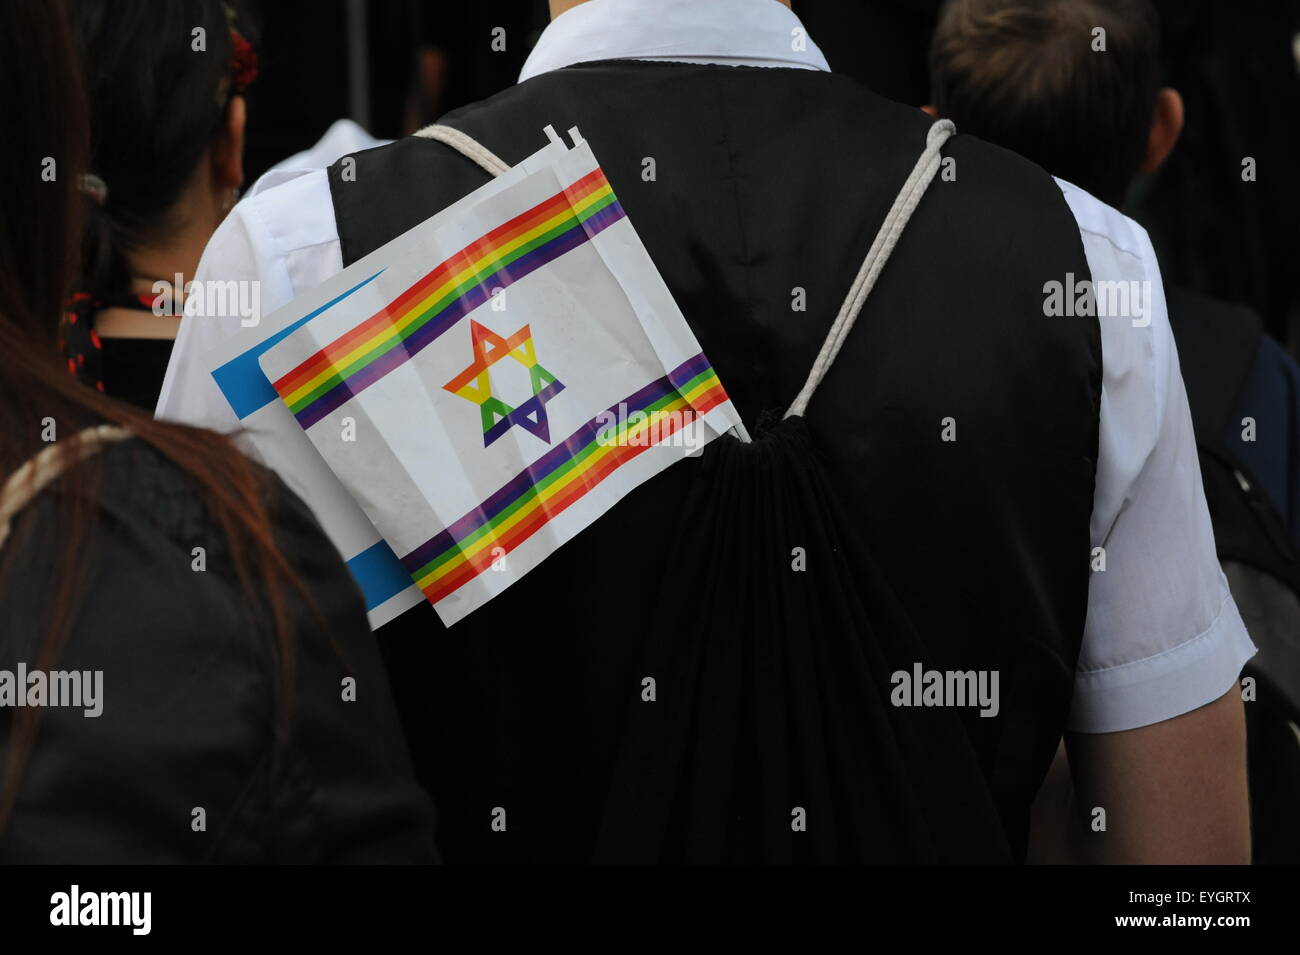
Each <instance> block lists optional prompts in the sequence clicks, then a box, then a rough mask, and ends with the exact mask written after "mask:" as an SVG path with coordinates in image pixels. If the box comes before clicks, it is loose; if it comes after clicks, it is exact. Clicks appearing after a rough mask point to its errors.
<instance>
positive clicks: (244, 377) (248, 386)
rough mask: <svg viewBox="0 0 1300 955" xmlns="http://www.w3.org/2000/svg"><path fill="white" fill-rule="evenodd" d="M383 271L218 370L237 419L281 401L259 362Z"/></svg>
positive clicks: (216, 375) (219, 382) (215, 374)
mask: <svg viewBox="0 0 1300 955" xmlns="http://www.w3.org/2000/svg"><path fill="white" fill-rule="evenodd" d="M383 271H384V270H383V269H380V270H379V271H378V272H376V273H375V274H374V275H372V276H370V278H368V279H366V280H365V281H362V282H359V283H357V284H356V285H354V286H352V288H350V289H348V290H347V291H346V292H344V293H343V294H342V295H340V296H339V297H338V298H336V299H334V300H333V301H329V302H326V303H325V304H324V305H322V306H321V307H320V308H318V309H316V311H314V312H312V313H311V314H310V315H304V316H303V317H302V318H300V319H298V321H296V322H294V323H293V324H292V325H289V326H288V327H287V328H282V329H280V331H278V332H276V333H275V334H274V335H272V336H271V337H270V338H267V339H265V340H264V341H260V342H258V343H257V344H256V345H254V346H253V347H252V348H250V349H249V350H248V351H246V352H244V353H243V354H242V355H236V356H235V357H234V358H232V359H230V361H228V362H226V363H225V364H224V365H222V366H221V367H219V368H217V369H215V370H214V371H213V372H212V377H213V379H214V380H215V381H216V383H217V387H218V388H220V389H221V393H222V394H223V395H225V396H226V401H227V402H228V403H229V404H230V407H231V408H232V409H233V410H234V412H235V415H236V416H237V417H238V418H240V419H241V420H242V419H244V418H247V417H248V416H249V415H251V414H252V413H253V412H254V411H257V410H258V409H259V408H264V407H266V405H268V404H270V403H271V402H272V401H279V400H280V396H279V395H278V394H276V392H275V388H274V387H273V386H272V385H271V383H270V382H269V381H267V379H266V375H265V374H264V373H263V372H262V366H261V365H259V364H258V359H259V358H261V357H262V354H263V353H264V352H266V351H268V350H269V349H271V348H273V347H274V346H275V345H278V344H279V343H280V342H281V341H283V340H284V339H285V338H287V337H288V336H289V335H291V334H293V333H294V332H295V331H297V330H298V329H299V328H301V327H302V326H303V325H305V324H307V323H308V322H310V321H311V320H312V319H313V318H315V317H316V316H317V315H319V314H320V313H321V312H323V311H325V310H326V309H328V308H332V307H334V306H335V305H337V304H338V303H339V302H341V301H343V300H344V299H345V298H347V297H348V296H349V295H351V294H352V293H353V292H355V291H356V290H357V289H359V288H361V286H363V285H366V284H367V283H369V282H372V281H374V280H375V279H376V278H378V277H379V275H380V274H382V273H383Z"/></svg>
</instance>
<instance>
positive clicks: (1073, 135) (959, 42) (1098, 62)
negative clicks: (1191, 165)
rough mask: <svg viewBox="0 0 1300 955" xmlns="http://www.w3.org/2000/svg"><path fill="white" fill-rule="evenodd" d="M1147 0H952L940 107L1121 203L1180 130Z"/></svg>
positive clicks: (939, 54) (936, 82) (937, 69)
mask: <svg viewBox="0 0 1300 955" xmlns="http://www.w3.org/2000/svg"><path fill="white" fill-rule="evenodd" d="M1158 26H1159V25H1158V22H1157V19H1156V13H1155V9H1154V7H1153V6H1152V4H1151V2H1150V0H949V3H948V5H947V6H946V7H945V8H944V10H943V13H942V14H941V16H940V19H939V26H938V28H937V29H936V31H935V36H934V42H933V45H932V47H931V51H930V84H931V86H930V88H931V95H932V96H933V104H934V105H933V109H932V111H933V112H935V113H936V114H937V115H939V116H944V117H947V118H949V119H952V120H953V121H954V122H955V123H956V124H957V128H958V130H960V131H962V132H966V133H971V134H973V135H975V136H979V137H980V138H981V139H987V140H989V141H990V142H994V143H997V144H998V145H1001V146H1006V147H1007V148H1008V149H1013V150H1015V151H1016V152H1018V153H1020V154H1021V155H1023V156H1026V157H1027V158H1029V159H1032V160H1033V161H1034V162H1037V163H1038V164H1039V165H1041V166H1042V167H1043V168H1044V169H1046V170H1047V171H1048V172H1051V173H1052V174H1054V175H1057V176H1060V177H1061V178H1062V179H1067V180H1069V181H1070V182H1073V183H1075V184H1076V185H1079V186H1082V187H1083V188H1084V189H1087V190H1089V191H1090V192H1092V193H1094V194H1095V195H1097V196H1098V197H1099V198H1101V199H1103V200H1105V201H1106V202H1109V203H1111V204H1112V205H1115V206H1120V205H1123V202H1124V197H1125V195H1126V193H1127V192H1128V187H1129V185H1130V184H1131V182H1132V180H1133V178H1134V177H1135V176H1136V175H1137V174H1138V173H1139V172H1148V171H1150V170H1152V169H1155V168H1156V167H1157V166H1159V165H1160V164H1161V163H1162V162H1164V160H1165V158H1166V157H1167V156H1168V155H1169V152H1170V150H1172V149H1173V147H1174V143H1176V142H1177V140H1178V135H1179V133H1180V132H1181V131H1182V122H1183V108H1182V100H1181V98H1180V97H1179V96H1178V94H1177V93H1176V92H1175V91H1174V90H1171V89H1161V88H1160V82H1159V80H1160V43H1159V32H1158Z"/></svg>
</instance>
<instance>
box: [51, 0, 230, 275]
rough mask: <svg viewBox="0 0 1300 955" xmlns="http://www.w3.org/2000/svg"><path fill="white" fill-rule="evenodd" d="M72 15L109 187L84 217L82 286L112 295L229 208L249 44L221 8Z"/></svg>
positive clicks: (210, 1)
mask: <svg viewBox="0 0 1300 955" xmlns="http://www.w3.org/2000/svg"><path fill="white" fill-rule="evenodd" d="M68 11H69V17H70V19H71V23H72V31H73V35H74V37H75V39H76V46H77V51H78V56H79V59H80V61H81V70H82V73H83V76H84V78H85V86H86V96H87V99H88V102H89V110H90V117H91V130H90V157H89V169H88V171H89V172H90V173H91V174H92V175H93V176H94V177H96V179H97V180H99V181H102V183H103V185H104V187H105V189H104V192H103V194H102V202H92V203H91V204H90V208H89V209H88V212H87V216H88V222H87V229H86V236H85V246H84V250H83V259H82V275H81V284H82V286H83V288H84V290H86V291H90V292H93V293H95V294H97V295H100V296H101V297H105V298H107V297H110V296H115V295H120V294H123V293H125V292H126V291H127V290H128V288H129V282H130V278H131V275H132V272H133V269H132V264H131V258H132V256H133V254H136V253H139V252H140V251H141V250H143V249H147V248H153V247H164V246H166V245H167V244H168V243H172V242H177V241H182V242H188V243H189V244H190V245H196V244H197V245H198V246H201V244H202V241H203V240H206V238H207V237H208V236H209V235H211V233H212V231H213V230H214V229H215V228H216V226H217V225H218V224H219V223H220V221H221V218H222V216H223V215H224V214H225V211H226V209H228V208H229V206H230V205H231V204H232V197H233V195H234V194H235V191H236V190H237V188H238V187H239V186H240V185H241V184H242V182H243V146H244V115H245V113H244V100H243V97H242V96H241V95H240V94H241V93H242V92H243V88H244V87H245V86H246V85H247V83H248V82H250V81H251V69H250V64H249V62H248V53H249V51H250V49H251V48H249V47H248V45H247V41H246V40H245V39H244V38H243V32H241V27H242V25H241V24H240V23H238V22H237V16H236V13H235V7H234V6H232V5H231V4H230V3H229V2H223V0H168V2H166V3H158V2H156V0H70V2H69V4H68ZM146 277H148V278H150V279H153V278H160V277H161V278H167V279H170V278H171V276H170V275H168V276H146ZM191 277H192V276H186V278H187V280H188V279H189V278H191Z"/></svg>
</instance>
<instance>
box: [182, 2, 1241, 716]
mask: <svg viewBox="0 0 1300 955" xmlns="http://www.w3.org/2000/svg"><path fill="white" fill-rule="evenodd" d="M618 58H632V59H663V60H673V61H682V62H692V63H722V64H729V65H747V66H765V67H771V68H774V69H789V68H793V69H807V70H826V69H829V67H828V66H827V64H826V60H825V58H824V57H823V56H822V54H821V51H820V50H818V49H817V47H816V45H815V44H814V43H813V42H812V40H811V38H809V37H808V36H807V34H806V33H805V32H804V30H803V25H802V24H801V23H800V22H799V19H798V17H796V16H795V14H794V13H793V12H791V11H790V9H788V8H787V7H785V6H784V5H782V4H780V3H777V2H776V0H709V2H708V3H702V2H699V0H588V2H586V3H584V4H581V5H579V6H577V7H574V8H571V9H570V10H568V11H567V12H565V13H563V14H561V15H560V16H559V17H558V18H556V20H555V21H554V22H553V23H552V24H551V25H550V26H549V27H547V29H546V30H545V31H544V32H543V33H542V36H541V38H540V39H539V41H538V43H537V46H536V48H535V49H534V50H533V52H532V55H530V56H529V58H528V61H527V62H526V63H525V65H524V68H523V71H522V73H521V75H520V79H521V80H523V79H527V78H529V77H532V76H535V75H538V74H540V73H544V72H546V71H548V70H554V69H560V68H562V67H565V66H569V65H572V64H574V63H578V62H583V61H590V60H597V59H618ZM282 175H284V176H285V177H287V178H285V179H282V180H281V181H280V182H278V183H277V184H276V185H274V186H273V187H271V188H265V189H261V190H260V191H258V193H257V194H256V195H252V196H249V197H246V198H245V199H244V200H243V201H241V202H240V203H239V204H238V205H237V206H236V207H235V209H234V210H233V211H232V212H231V214H230V216H229V217H227V219H226V221H225V222H224V223H222V225H221V227H220V228H219V229H218V230H217V232H216V233H215V234H214V236H213V237H212V240H211V242H210V243H209V245H208V247H207V250H206V251H205V252H204V254H203V259H202V261H201V262H200V264H199V271H198V276H197V278H198V279H199V280H200V281H204V280H219V281H223V282H224V281H229V280H232V279H233V280H256V281H260V282H261V283H262V286H261V295H262V308H263V312H264V313H265V314H269V313H270V312H272V311H274V310H275V309H277V308H279V307H281V306H283V305H285V304H287V303H288V302H290V301H291V300H292V299H294V298H295V297H296V296H298V295H300V294H302V293H304V292H306V291H308V290H310V289H312V288H314V287H315V286H317V285H319V284H320V283H321V282H323V281H325V280H326V279H328V278H330V277H331V276H333V275H335V274H336V273H338V272H339V271H341V270H342V268H343V262H342V257H341V254H340V250H339V237H338V230H337V226H336V224H335V221H334V206H333V202H332V199H331V197H330V189H329V182H328V179H327V178H326V173H325V171H324V170H321V169H318V170H311V171H302V172H300V173H298V174H297V175H292V174H290V173H285V174H282ZM1061 189H1062V192H1063V193H1064V195H1065V198H1066V201H1067V203H1068V204H1069V206H1070V208H1071V210H1072V211H1073V213H1074V216H1075V218H1076V220H1077V221H1078V223H1079V229H1080V233H1081V235H1082V237H1083V244H1084V250H1085V252H1086V254H1087V257H1088V264H1089V266H1090V268H1091V271H1092V275H1093V280H1094V282H1101V281H1105V280H1110V281H1126V282H1132V281H1136V282H1138V283H1143V282H1150V283H1151V284H1150V286H1148V287H1149V288H1151V289H1152V290H1153V296H1152V297H1153V301H1151V302H1149V303H1148V304H1149V305H1150V321H1149V324H1146V325H1144V326H1139V325H1135V324H1134V323H1133V322H1131V321H1129V320H1128V319H1120V318H1116V317H1111V318H1103V319H1100V323H1101V332H1102V360H1103V383H1102V409H1101V423H1100V428H1101V434H1100V447H1099V456H1098V465H1097V484H1096V491H1095V495H1094V500H1093V514H1092V527H1091V532H1092V541H1093V544H1094V545H1095V546H1097V547H1101V548H1103V549H1104V559H1105V568H1106V569H1105V570H1104V571H1098V572H1095V573H1094V574H1093V575H1092V581H1091V586H1090V588H1089V594H1088V617H1087V624H1086V627H1085V633H1084V639H1083V647H1082V651H1081V653H1080V658H1079V664H1078V674H1077V677H1076V682H1075V699H1074V705H1073V709H1072V712H1071V714H1070V727H1071V728H1072V729H1074V730H1076V731H1079V732H1090V733H1105V732H1113V731H1117V730H1124V729H1132V728H1135V727H1139V726H1145V725H1148V724H1151V723H1155V722H1159V721H1161V720H1166V719H1170V718H1172V717H1174V716H1178V715H1181V714H1182V713H1186V712H1188V711H1190V710H1193V709H1196V708H1197V707H1199V706H1202V705H1204V704H1206V703H1209V702H1211V701H1212V700H1215V699H1217V698H1218V697H1219V696H1221V695H1223V694H1224V693H1225V692H1227V690H1228V689H1229V688H1230V687H1231V686H1233V684H1234V683H1235V681H1236V679H1237V676H1238V674H1239V673H1240V671H1241V667H1242V665H1243V664H1244V663H1245V661H1246V660H1248V659H1249V658H1250V656H1251V655H1252V654H1253V653H1254V652H1255V648H1254V646H1253V645H1252V644H1251V641H1250V638H1249V636H1248V635H1247V633H1246V628H1245V626H1244V624H1243V623H1242V621H1241V617H1240V615H1239V614H1238V613H1237V608H1236V605H1235V603H1234V602H1233V600H1232V597H1231V596H1230V594H1229V593H1228V586H1227V582H1226V581H1225V579H1224V577H1223V574H1222V573H1221V571H1220V570H1219V564H1218V560H1217V558H1216V556H1215V548H1214V537H1213V533H1212V531H1211V527H1210V519H1209V513H1208V511H1207V509H1206V505H1205V497H1204V493H1203V491H1202V489H1201V477H1200V466H1199V463H1198V459H1197V454H1196V446H1195V441H1194V439H1193V435H1192V424H1191V417H1190V413H1189V411H1188V405H1187V395H1186V392H1185V390H1184V387H1183V380H1182V375H1181V373H1180V372H1179V369H1178V355H1177V352H1176V350H1175V348H1174V342H1173V335H1172V332H1171V331H1170V327H1169V320H1168V317H1167V315H1166V312H1165V304H1164V293H1163V286H1162V285H1161V281H1160V268H1159V265H1158V264H1157V262H1156V257H1155V252H1154V250H1153V249H1152V247H1151V242H1150V239H1149V238H1148V237H1147V234H1146V232H1145V230H1143V229H1142V227H1141V226H1139V225H1138V224H1137V223H1136V222H1134V221H1133V220H1132V219H1129V218H1127V217H1125V216H1123V215H1121V214H1120V213H1119V212H1117V211H1115V210H1114V209H1112V208H1110V207H1109V206H1107V205H1105V204H1103V203H1102V202H1100V201H1099V200H1097V199H1095V198H1093V197H1092V196H1090V195H1089V194H1088V193H1086V192H1084V191H1083V190H1081V189H1078V188H1076V187H1074V186H1071V185H1069V184H1067V183H1061ZM238 328H239V319H238V317H237V316H231V317H228V318H221V317H218V318H213V317H211V316H209V317H204V318H199V319H195V318H185V319H184V320H183V321H182V323H181V328H180V334H179V335H178V337H177V340H176V346H175V350H174V351H173V354H172V359H171V363H170V365H169V366H168V368H167V376H166V379H165V380H164V382H163V388H162V395H161V397H160V399H159V402H158V415H159V417H163V418H168V419H171V420H176V421H183V422H186V423H189V424H194V425H200V426H204V427H209V428H213V429H215V430H218V431H227V432H228V431H232V430H233V429H234V428H235V427H236V425H237V422H236V419H235V417H234V415H233V414H232V412H231V411H230V409H229V407H228V406H227V405H226V403H225V401H224V399H223V398H222V396H221V394H220V392H219V391H218V390H217V388H216V385H215V384H214V383H213V381H212V379H211V377H210V376H209V375H208V374H207V372H206V371H205V369H204V367H203V355H204V354H205V353H206V352H207V351H208V350H209V349H211V348H212V347H214V346H215V345H216V344H217V343H219V342H220V341H223V340H224V339H225V338H227V337H228V336H230V335H232V334H234V332H236V331H237V330H238Z"/></svg>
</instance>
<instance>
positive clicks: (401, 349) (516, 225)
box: [274, 169, 624, 428]
mask: <svg viewBox="0 0 1300 955" xmlns="http://www.w3.org/2000/svg"><path fill="white" fill-rule="evenodd" d="M623 216H624V212H623V207H622V206H621V205H620V204H619V202H618V199H617V198H616V197H615V195H614V190H613V189H612V188H611V187H610V184H609V181H608V180H606V178H605V174H604V173H603V172H602V171H601V170H599V169H596V170H594V171H593V172H591V173H588V174H587V175H586V176H584V177H583V178H581V179H579V180H578V181H577V182H575V183H574V184H573V185H571V186H569V187H567V188H565V189H562V190H560V191H559V192H557V193H556V194H555V195H553V196H551V197H550V198H549V199H547V200H546V201H544V202H541V203H539V204H538V205H536V206H534V207H533V208H531V209H529V210H528V211H527V212H523V213H521V214H520V215H517V216H515V217H514V218H513V219H511V220H510V221H509V222H506V223H504V224H503V225H500V226H498V227H497V228H495V229H493V230H492V231H491V232H489V233H487V234H486V235H484V236H481V237H480V238H478V239H476V240H475V241H473V242H471V243H470V244H469V245H467V246H465V248H463V249H461V250H460V251H459V252H457V253H456V254H455V255H453V256H451V258H449V259H447V260H446V261H445V262H443V263H441V264H439V265H438V266H437V267H436V268H434V269H433V270H432V271H431V272H429V273H428V274H427V275H425V276H424V277H423V278H421V279H420V280H419V281H417V282H416V283H415V284H414V285H412V286H411V287H410V288H409V289H407V290H406V291H405V292H403V293H402V294H401V295H399V296H398V297H397V298H396V299H394V300H393V301H392V302H390V303H389V304H388V305H386V306H385V307H384V308H383V309H381V310H380V311H379V312H377V313H376V314H374V315H372V316H371V317H370V318H368V319H366V320H365V321H364V322H362V323H361V324H359V325H357V326H356V327H355V328H353V329H352V330H351V331H349V332H347V333H346V334H344V335H341V336H340V337H338V338H336V339H335V340H334V341H332V342H330V343H329V344H328V345H326V346H325V347H324V348H322V349H321V350H320V351H318V352H316V353H315V354H314V355H312V356H311V357H309V358H307V359H306V360H305V361H303V362H302V363H301V364H299V365H298V366H297V367H295V368H294V369H292V370H291V371H289V372H288V373H286V374H285V375H283V376H282V377H281V378H279V379H278V380H277V381H275V382H274V385H275V390H276V391H277V392H278V393H279V394H280V397H281V398H283V399H284V402H285V404H287V405H288V406H289V410H290V411H292V412H293V414H294V416H295V417H296V418H297V419H298V423H299V424H300V425H301V426H302V427H303V428H310V427H311V426H312V425H313V424H315V423H316V422H317V421H319V420H320V419H321V418H323V417H325V416H326V415H327V414H329V413H330V412H331V411H333V410H334V409H336V408H338V407H339V406H340V405H342V404H343V403H344V402H346V401H347V400H348V399H350V398H352V397H353V396H354V395H357V394H359V393H360V392H362V391H363V390H365V389H366V388H368V387H370V386H371V385H373V384H374V383H375V382H376V381H378V380H379V379H380V378H382V377H383V376H384V375H386V374H388V373H389V372H390V371H392V370H393V369H394V368H397V367H398V366H399V365H402V364H404V363H405V362H406V361H408V360H409V359H410V358H412V357H413V356H414V355H416V354H417V353H418V352H419V351H420V350H421V349H423V348H424V347H425V346H427V345H428V344H429V343H431V342H433V341H435V340H436V339H437V338H438V336H440V335H442V334H443V333H444V332H446V331H447V330H448V329H450V328H451V327H452V326H453V325H455V324H456V323H457V322H458V321H460V320H461V319H462V318H464V317H465V316H466V315H468V314H469V313H470V312H471V311H473V310H474V309H476V308H478V307H479V306H480V305H482V304H483V303H484V302H486V301H487V300H488V299H489V298H490V297H491V294H492V293H491V290H492V289H493V288H496V287H500V288H505V287H506V286H509V285H511V284H512V283H514V282H517V281H519V280H520V279H521V278H523V277H524V276H525V275H528V274H529V273H531V272H533V271H534V270H536V269H539V268H541V267H542V266H544V265H546V264H547V263H548V262H552V261H554V260H555V259H557V258H559V257H560V256H562V255H564V254H565V253H566V252H570V251H572V250H573V249H576V248H578V246H580V245H582V244H583V243H585V242H586V241H587V240H588V239H590V238H591V237H592V236H594V235H596V234H597V233H599V232H601V231H602V230H604V229H605V228H607V227H608V226H610V225H612V224H613V223H615V222H617V221H618V220H619V219H621V218H623Z"/></svg>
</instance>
